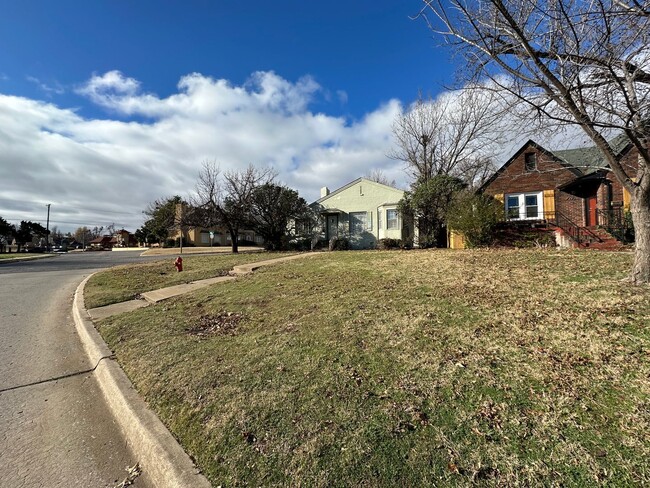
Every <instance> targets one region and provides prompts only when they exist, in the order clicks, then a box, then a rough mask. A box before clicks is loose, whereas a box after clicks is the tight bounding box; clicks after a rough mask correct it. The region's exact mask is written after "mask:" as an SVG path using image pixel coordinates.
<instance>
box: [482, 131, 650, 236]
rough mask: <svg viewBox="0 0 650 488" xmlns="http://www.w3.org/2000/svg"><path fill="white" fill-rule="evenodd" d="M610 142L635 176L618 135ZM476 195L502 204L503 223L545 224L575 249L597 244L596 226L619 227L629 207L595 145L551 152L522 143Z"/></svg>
mask: <svg viewBox="0 0 650 488" xmlns="http://www.w3.org/2000/svg"><path fill="white" fill-rule="evenodd" d="M611 144H612V146H613V147H614V148H615V149H616V150H617V152H618V157H619V159H620V160H621V162H622V164H623V165H624V166H625V167H627V168H628V169H629V170H630V171H631V173H632V174H635V173H636V168H637V167H638V162H637V156H638V155H637V151H636V149H635V148H634V147H633V146H632V145H631V144H629V143H627V139H626V138H624V137H618V138H616V139H614V140H613V141H612V143H611ZM481 191H483V192H484V193H486V194H488V195H492V196H493V197H494V198H496V199H497V200H499V201H501V202H503V206H504V216H505V219H506V220H508V221H511V222H521V223H530V224H534V223H535V222H544V223H547V224H548V225H549V226H552V227H553V228H555V229H557V230H558V234H561V235H562V236H564V237H566V238H568V239H570V240H572V241H574V243H577V244H578V245H580V244H585V243H586V244H590V243H595V242H598V241H602V240H603V239H602V237H601V236H602V234H600V235H599V234H598V233H597V232H595V230H596V227H597V226H600V227H603V228H605V229H608V228H614V227H616V226H617V225H620V223H621V221H622V219H623V215H624V212H625V211H627V210H629V206H630V195H629V193H628V192H627V190H625V189H624V188H623V186H622V185H621V184H620V183H619V182H618V180H617V179H616V178H615V177H614V175H613V174H612V173H611V172H610V171H609V170H608V168H607V165H606V164H605V162H604V160H603V157H602V155H601V154H600V152H599V151H598V149H597V148H595V147H588V148H581V149H571V150H563V151H555V150H549V149H546V148H544V147H542V146H540V145H539V144H537V143H535V142H533V141H528V142H527V143H526V144H524V145H523V146H522V147H521V148H520V149H519V150H518V151H517V152H516V153H515V154H513V156H512V157H511V158H510V159H509V160H508V161H507V162H506V163H505V164H504V165H503V166H502V167H501V168H500V169H499V170H498V171H496V172H495V173H494V175H492V177H491V178H490V179H488V180H487V181H486V182H485V184H484V185H483V186H482V188H481Z"/></svg>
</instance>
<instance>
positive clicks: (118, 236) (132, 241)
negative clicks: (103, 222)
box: [114, 229, 138, 247]
mask: <svg viewBox="0 0 650 488" xmlns="http://www.w3.org/2000/svg"><path fill="white" fill-rule="evenodd" d="M114 237H115V246H116V247H135V246H137V245H138V241H137V239H136V238H135V236H134V235H133V234H131V233H130V232H129V231H128V230H126V229H120V230H118V231H117V232H116V233H115V236H114Z"/></svg>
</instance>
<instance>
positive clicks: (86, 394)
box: [0, 252, 164, 488]
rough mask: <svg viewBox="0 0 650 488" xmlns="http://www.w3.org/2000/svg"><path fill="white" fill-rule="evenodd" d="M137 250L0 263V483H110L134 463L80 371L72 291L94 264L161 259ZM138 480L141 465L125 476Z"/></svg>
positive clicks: (85, 371) (84, 362)
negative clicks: (135, 472)
mask: <svg viewBox="0 0 650 488" xmlns="http://www.w3.org/2000/svg"><path fill="white" fill-rule="evenodd" d="M139 254H140V253H139V252H96V253H69V254H66V255H61V256H56V257H53V258H46V259H40V260H35V261H26V262H19V263H2V261H0V487H11V488H17V487H41V486H42V487H64V486H65V487H70V486H75V487H76V486H79V487H82V486H83V487H104V486H109V487H113V486H115V485H116V484H117V483H119V482H120V481H122V480H123V479H124V478H125V476H126V474H127V473H126V471H125V469H126V468H128V467H130V466H133V465H134V464H136V463H137V461H138V460H137V459H135V458H134V457H133V455H132V454H131V452H130V450H129V442H128V439H124V438H123V437H122V435H121V433H120V431H119V429H118V428H117V426H116V424H115V423H114V421H113V419H112V417H111V414H110V413H109V411H108V410H107V408H106V406H105V405H104V402H103V398H102V396H101V392H100V390H99V387H98V385H97V383H96V381H95V378H94V377H93V374H92V372H91V371H90V370H91V369H92V368H93V367H94V366H95V365H94V364H89V362H88V359H87V358H86V355H85V353H84V351H83V347H82V345H81V342H80V341H79V338H78V337H77V334H76V331H75V327H74V322H73V319H72V298H73V295H74V291H75V289H76V287H77V285H78V284H79V283H80V282H81V280H82V279H83V278H84V277H85V276H87V275H88V274H90V273H92V272H94V271H96V270H99V269H102V268H107V267H110V266H114V265H117V264H126V263H135V262H142V261H151V260H156V259H161V257H157V258H141V257H139ZM163 259H164V258H163ZM147 485H148V483H147V477H146V473H144V474H143V476H141V477H140V478H138V479H137V480H136V483H135V484H134V486H136V487H146V486H147Z"/></svg>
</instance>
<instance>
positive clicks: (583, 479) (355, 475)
mask: <svg viewBox="0 0 650 488" xmlns="http://www.w3.org/2000/svg"><path fill="white" fill-rule="evenodd" d="M631 262H632V255H631V254H629V253H618V254H617V253H600V252H593V251H591V252H589V251H588V252H576V251H557V250H555V251H539V250H529V251H526V250H519V251H514V250H513V251H446V250H438V251H410V252H338V253H326V254H323V255H322V256H317V257H314V258H311V259H306V260H297V261H293V262H290V263H286V264H282V265H278V266H274V267H269V268H263V269H261V270H259V271H258V272H256V273H255V274H253V275H250V276H247V277H244V278H242V279H241V280H237V281H235V282H229V283H226V284H221V285H218V286H213V287H210V288H207V289H203V290H201V291H198V292H196V293H193V294H191V295H188V296H184V297H179V298H177V299H173V300H170V301H168V302H163V303H160V304H157V305H155V306H151V307H148V308H145V309H140V310H137V311H134V312H132V313H129V314H125V315H120V316H116V317H113V318H111V319H106V320H104V321H102V322H100V331H101V333H102V335H103V336H104V338H105V339H106V340H107V342H108V343H109V345H110V347H111V348H112V349H113V350H114V351H115V352H116V354H117V358H118V360H119V362H120V363H121V364H122V366H123V367H124V369H125V371H126V372H127V374H128V375H129V377H130V378H131V380H132V381H133V383H134V384H135V386H136V388H137V389H138V390H139V391H140V392H141V394H142V395H143V396H144V398H145V399H146V401H147V402H148V404H149V405H150V406H151V407H152V408H153V409H154V410H155V411H156V412H157V413H158V415H159V416H160V418H161V419H162V420H163V422H164V423H165V424H166V425H167V426H168V427H169V429H170V430H171V431H172V432H173V433H174V435H175V436H176V437H177V438H178V439H179V440H180V442H181V443H182V445H183V446H184V448H185V449H186V451H187V452H188V453H189V454H190V455H191V456H192V457H193V458H194V459H195V460H196V462H197V464H198V465H199V466H200V468H201V470H202V471H203V472H204V473H205V474H206V476H207V477H208V478H209V479H210V480H211V482H212V483H213V484H214V486H218V485H223V486H238V485H239V486H244V485H246V486H248V485H250V486H269V485H295V486H387V487H395V486H424V485H435V486H467V485H473V484H477V485H486V486H593V485H596V484H607V485H609V486H631V485H637V486H640V485H648V484H650V461H648V460H649V459H650V288H648V287H640V288H632V287H630V286H628V285H626V284H624V283H622V282H621V279H622V278H623V277H624V276H625V275H626V273H627V270H628V268H629V266H630V265H631Z"/></svg>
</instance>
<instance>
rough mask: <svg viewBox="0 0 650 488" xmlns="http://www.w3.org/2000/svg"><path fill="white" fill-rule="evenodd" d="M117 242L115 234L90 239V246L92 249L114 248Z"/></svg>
mask: <svg viewBox="0 0 650 488" xmlns="http://www.w3.org/2000/svg"><path fill="white" fill-rule="evenodd" d="M116 244H117V238H116V237H115V236H101V237H97V238H96V239H93V240H92V241H90V242H89V243H88V246H89V247H90V248H91V249H113V247H114V246H115V245H116Z"/></svg>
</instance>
